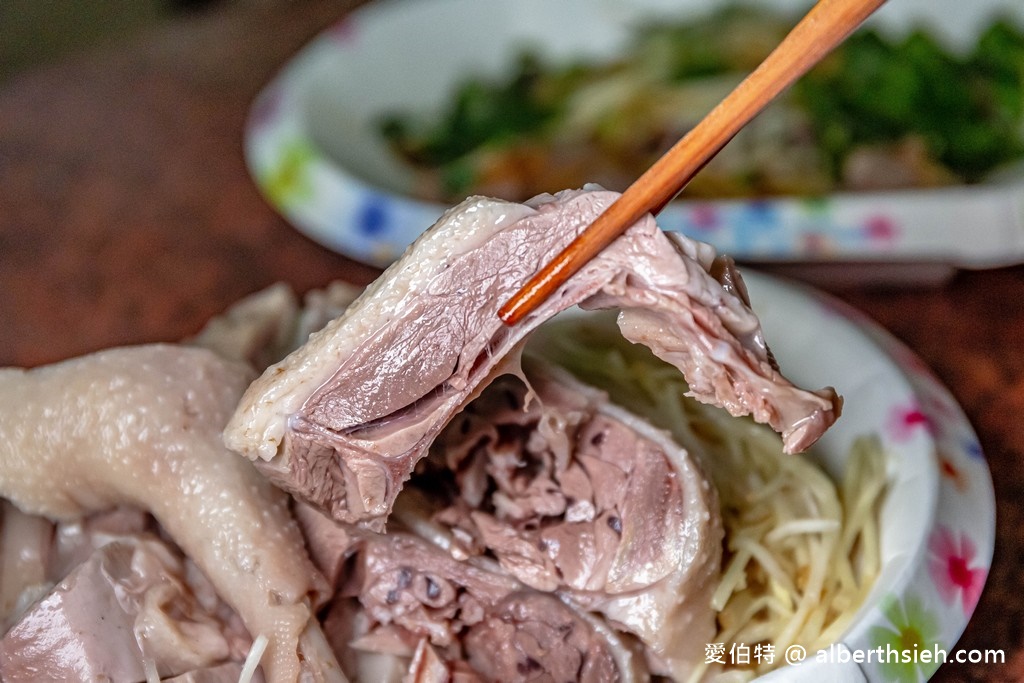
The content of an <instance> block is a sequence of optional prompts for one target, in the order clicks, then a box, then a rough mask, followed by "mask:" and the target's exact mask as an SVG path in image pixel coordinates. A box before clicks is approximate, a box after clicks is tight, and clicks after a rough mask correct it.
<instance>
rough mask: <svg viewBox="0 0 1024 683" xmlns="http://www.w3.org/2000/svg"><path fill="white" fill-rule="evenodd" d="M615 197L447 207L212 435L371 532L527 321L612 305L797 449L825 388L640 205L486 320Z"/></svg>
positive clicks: (704, 249)
mask: <svg viewBox="0 0 1024 683" xmlns="http://www.w3.org/2000/svg"><path fill="white" fill-rule="evenodd" d="M616 196H617V195H616V194H614V193H611V192H605V191H567V192H564V193H560V194H559V195H557V196H549V195H545V196H542V197H538V198H535V199H534V200H532V201H531V202H529V203H527V204H515V203H510V202H504V201H499V200H494V199H486V198H479V197H476V198H471V199H469V200H467V201H466V202H464V203H463V204H461V205H459V206H457V207H455V208H454V209H452V210H450V211H449V212H447V213H446V214H445V215H444V216H442V218H441V219H440V220H439V221H438V223H436V224H435V225H434V226H433V227H432V228H431V229H430V230H428V231H427V232H426V233H425V234H424V235H423V236H421V237H420V238H419V239H418V240H417V241H416V243H415V244H414V245H413V246H412V247H411V248H410V249H409V250H408V251H407V252H406V254H405V255H404V256H403V257H402V258H401V259H399V260H398V261H397V262H396V263H395V264H394V265H393V266H392V267H391V268H389V269H388V271H387V272H386V273H385V274H384V275H383V276H382V277H380V278H379V279H378V280H377V281H376V282H375V283H373V284H372V285H371V286H370V287H369V288H368V289H367V290H366V291H365V292H364V293H363V294H362V295H361V296H360V298H359V299H357V300H356V301H355V302H354V303H353V304H352V305H351V306H350V307H349V308H348V309H347V310H346V312H345V313H344V315H342V316H341V317H339V318H338V319H336V320H334V321H332V322H331V323H329V324H328V325H327V326H326V327H325V328H324V329H323V330H321V331H320V332H318V333H317V334H315V335H313V336H312V337H311V338H310V341H309V342H308V343H306V344H305V345H304V346H303V347H301V348H300V349H298V350H297V351H295V352H294V353H292V354H291V355H289V356H288V357H287V358H285V359H284V360H283V361H282V362H280V363H278V364H275V365H273V366H271V367H270V368H268V369H267V371H266V372H265V373H264V374H263V375H262V377H260V378H259V379H258V380H257V381H256V382H254V383H253V384H252V385H251V386H250V388H249V389H248V390H247V391H246V393H245V396H244V397H243V399H242V401H241V403H240V404H239V407H238V410H237V412H236V413H235V415H234V416H233V417H232V419H231V421H230V422H229V424H228V427H227V429H226V430H225V439H226V442H227V444H228V445H229V446H230V447H231V448H232V449H234V450H236V451H238V452H240V453H242V454H244V455H245V456H247V457H249V458H250V459H253V460H254V461H255V462H256V463H257V466H258V467H259V469H260V470H261V471H262V472H263V473H264V474H265V475H267V476H268V477H269V478H270V479H271V480H272V481H273V482H275V483H276V484H278V485H279V486H281V487H282V488H284V489H286V490H288V491H290V492H292V493H294V494H296V495H297V496H299V497H301V498H304V499H306V500H308V501H311V502H312V503H313V504H315V505H317V506H319V507H321V508H323V509H325V510H327V511H329V512H330V514H331V515H332V516H333V517H335V518H336V519H338V520H340V521H345V522H352V523H362V524H365V525H367V526H369V527H370V528H374V529H381V528H382V527H383V524H384V520H385V519H386V517H387V515H388V513H389V511H390V510H391V507H392V504H393V502H394V499H395V496H396V495H397V494H398V491H399V490H400V488H401V487H402V485H403V483H404V482H405V481H406V479H408V477H409V476H410V474H411V473H412V471H413V469H414V467H415V464H416V462H417V461H418V460H419V459H420V458H422V457H423V455H424V454H425V453H426V450H427V448H428V446H429V444H430V443H431V442H432V441H433V439H434V438H435V437H436V436H437V434H438V433H439V432H440V430H441V429H442V428H443V427H444V425H445V424H446V423H447V422H448V421H449V420H450V419H451V417H452V416H453V415H454V414H455V413H456V412H457V411H458V410H459V409H460V408H461V407H462V406H463V405H464V404H465V403H466V402H467V400H469V399H470V398H471V397H472V396H473V395H474V394H475V393H476V392H477V391H478V389H479V387H480V386H481V385H482V384H485V383H486V381H487V380H488V379H489V378H490V377H492V376H493V375H495V374H496V373H499V372H501V371H502V370H505V369H508V367H509V365H510V364H511V365H514V363H515V360H516V359H515V356H516V350H517V349H518V348H520V343H521V342H522V341H523V340H524V338H525V337H526V336H527V334H528V333H529V332H530V331H531V330H532V329H534V328H535V327H536V326H537V325H539V324H540V323H541V322H543V321H544V320H546V319H548V318H550V317H551V316H552V315H554V314H555V313H557V312H559V311H561V310H563V309H566V308H568V307H570V306H572V305H574V304H577V303H579V304H581V305H583V306H585V307H586V306H603V307H608V306H615V307H620V308H622V309H623V313H622V325H623V330H624V332H625V333H626V334H627V336H629V337H630V338H632V339H636V340H638V341H641V342H643V343H646V344H650V345H651V347H652V348H653V349H654V350H655V352H657V353H659V354H663V356H664V358H665V359H666V360H668V361H669V362H672V363H673V364H675V365H676V366H677V367H679V369H680V370H681V371H682V372H683V373H684V374H685V375H686V377H687V378H688V379H689V380H690V382H691V389H692V393H693V394H694V395H695V396H696V397H698V398H699V399H701V400H703V401H708V402H713V403H717V404H719V405H722V406H725V407H726V408H727V409H728V410H729V411H730V412H732V413H735V414H743V413H750V414H752V415H753V416H754V417H755V418H756V419H757V420H759V421H761V422H767V423H769V424H771V425H772V427H774V428H775V429H776V430H778V431H780V432H781V433H782V434H783V439H784V442H785V446H786V448H787V449H788V450H790V451H793V450H799V449H803V448H805V447H806V446H808V445H809V444H810V443H812V442H813V441H814V440H815V439H816V438H817V437H818V436H819V435H820V434H821V433H822V432H823V431H824V430H825V429H826V428H827V427H828V426H829V425H830V424H831V423H832V422H833V421H834V420H835V418H836V417H837V416H838V414H839V410H840V400H839V398H838V397H837V396H836V394H835V392H834V391H832V390H831V389H825V390H821V391H819V392H810V391H805V390H802V389H799V388H797V387H795V386H793V385H792V384H791V383H790V382H788V381H787V380H786V379H785V378H783V377H782V375H781V374H780V373H779V372H778V370H777V368H776V367H775V364H774V361H773V359H772V357H771V355H770V353H769V351H768V348H767V346H766V345H765V343H764V340H763V338H762V334H761V330H760V325H759V322H758V320H757V317H756V316H755V315H754V314H753V312H752V311H751V310H750V308H749V306H748V305H747V303H746V302H745V301H744V299H743V289H742V282H741V281H740V280H739V279H738V275H737V274H736V273H735V272H734V271H733V270H732V269H731V267H729V265H728V262H726V261H723V260H721V259H716V258H715V255H714V251H713V249H712V248H711V247H710V246H708V245H705V244H700V243H697V242H694V241H692V240H689V239H686V238H684V237H681V236H679V235H672V236H669V235H667V234H666V233H663V232H662V231H661V230H659V229H658V227H657V225H656V224H655V222H654V220H653V219H652V218H651V217H649V216H648V217H645V218H644V219H642V220H640V221H638V222H637V223H636V224H635V225H633V226H632V227H631V228H630V229H629V230H628V231H627V232H626V234H625V235H623V236H622V237H621V238H620V239H618V240H617V241H616V242H615V243H614V244H612V245H611V246H610V247H609V248H608V249H606V250H605V251H604V252H603V253H601V254H600V255H598V256H597V257H596V258H595V259H593V260H592V261H591V262H590V263H589V264H587V265H586V266H585V267H584V268H583V270H581V271H580V272H579V273H578V274H576V275H575V276H574V277H573V278H571V279H570V280H569V282H568V283H566V284H565V285H564V286H563V287H562V288H561V289H560V290H559V291H558V292H556V293H555V294H554V296H552V297H551V298H550V299H548V301H546V302H545V303H544V304H543V305H542V306H541V307H540V308H539V309H538V310H537V311H536V312H535V313H534V314H532V315H531V316H529V317H528V318H527V319H526V320H524V321H522V322H521V323H520V324H519V325H517V326H515V327H512V328H508V327H505V326H503V325H502V324H501V322H500V321H499V319H498V317H497V310H498V308H499V307H500V306H501V304H502V303H504V302H505V301H506V300H507V299H508V298H509V297H510V296H511V295H512V294H513V293H514V292H515V291H516V289H517V288H518V287H519V286H521V285H522V283H523V282H525V281H526V280H527V278H528V277H529V276H530V275H532V274H533V272H534V270H535V269H536V268H537V267H538V265H539V264H541V263H543V262H545V261H547V260H549V259H551V258H552V257H554V255H555V254H557V252H558V251H559V250H560V249H561V248H563V247H564V246H565V245H566V244H567V243H568V241H569V240H571V239H572V238H573V237H575V236H576V235H577V234H578V233H579V232H581V231H582V230H583V229H584V228H585V227H586V226H587V225H589V224H590V223H591V222H592V221H593V220H594V219H595V218H596V216H597V215H599V214H600V213H601V211H603V210H604V209H605V208H606V207H607V206H608V205H609V204H610V203H611V202H612V201H614V199H615V198H616ZM714 275H718V276H719V277H721V280H719V279H716V278H715V277H714Z"/></svg>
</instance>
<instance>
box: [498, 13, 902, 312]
mask: <svg viewBox="0 0 1024 683" xmlns="http://www.w3.org/2000/svg"><path fill="white" fill-rule="evenodd" d="M884 2H885V0H820V1H819V2H818V3H817V4H816V5H815V6H814V7H812V8H811V10H810V11H809V12H808V13H807V15H806V16H805V17H804V18H803V19H801V20H800V22H799V23H798V24H797V25H796V26H795V27H794V28H793V30H792V31H790V33H789V34H788V35H787V36H786V37H785V38H784V39H783V40H782V42H781V43H779V45H778V47H776V48H775V50H773V51H772V53H771V54H770V55H768V57H767V58H766V59H765V60H764V61H763V62H762V63H761V64H760V65H759V66H758V67H757V68H756V69H755V70H754V71H752V72H751V73H750V75H749V76H747V78H746V79H744V80H743V81H742V82H741V83H740V84H739V85H738V86H737V87H736V89H735V90H733V91H732V92H731V93H729V95H727V96H726V98H725V99H724V100H722V101H721V102H720V103H719V104H718V106H716V107H715V108H714V109H712V110H711V112H710V113H709V114H708V115H707V116H706V117H705V118H704V119H702V120H701V121H700V123H698V124H697V125H696V126H695V127H694V128H692V129H691V130H690V131H689V132H688V133H687V134H686V135H685V136H683V138H682V139H681V140H679V141H678V142H677V143H676V144H675V145H673V146H672V148H671V149H669V151H668V152H666V153H665V155H664V156H662V157H661V158H660V159H658V160H657V161H656V162H654V164H653V165H652V166H651V167H650V168H649V169H647V170H646V171H645V172H644V173H643V175H641V176H640V177H639V178H637V180H636V181H635V182H634V183H633V184H632V185H630V186H629V188H627V189H626V191H625V192H624V193H622V195H621V196H620V197H619V198H618V199H617V200H616V201H615V202H614V203H613V204H612V205H611V206H609V207H608V208H607V209H606V210H605V211H604V213H602V214H601V215H600V216H598V217H597V219H596V220H595V221H594V222H593V223H592V224H591V225H590V226H589V227H587V229H586V230H584V231H583V232H582V233H580V234H579V235H578V236H577V237H576V239H574V240H573V241H572V242H571V243H569V245H568V246H566V247H565V249H563V250H562V251H561V253H559V254H558V256H556V257H555V258H554V260H552V261H551V262H550V263H548V264H547V265H546V266H544V267H543V268H541V269H540V271H538V272H537V274H536V275H534V276H533V277H532V278H530V280H528V281H527V283H526V284H525V285H523V287H522V288H521V289H520V290H519V291H518V292H516V293H515V294H514V295H513V296H512V298H510V299H509V300H508V301H507V302H505V304H504V305H503V306H502V307H501V308H500V309H499V311H498V315H499V316H500V317H501V319H502V321H503V322H504V323H505V324H507V325H514V324H515V323H517V322H519V321H520V320H522V319H523V318H524V317H525V316H526V315H528V314H529V313H530V312H531V311H533V310H534V309H535V308H536V307H537V306H538V305H540V304H541V303H542V302H543V301H544V300H545V299H547V298H548V297H549V296H551V294H552V293H554V291H555V290H556V289H558V288H559V287H561V286H562V284H564V283H565V281H566V280H568V279H569V278H570V277H572V276H573V275H574V274H575V273H576V272H577V271H578V270H579V269H580V268H582V267H583V266H584V265H585V264H586V263H587V262H588V261H590V259H592V258H594V256H596V255H597V254H598V253H599V252H600V251H601V250H603V249H604V248H605V247H607V246H608V245H609V244H611V243H612V241H613V240H615V238H616V237H618V236H619V235H621V234H622V233H623V232H625V231H626V229H627V228H629V226H631V225H633V223H635V222H636V221H637V220H639V219H640V218H641V217H642V216H643V215H644V214H647V213H651V214H657V213H658V212H659V211H661V209H663V208H664V207H665V205H666V204H668V203H669V202H670V201H672V199H673V198H674V197H675V196H676V195H677V194H679V192H681V191H682V189H683V188H684V187H685V186H686V184H687V183H688V182H690V179H691V178H693V176H694V175H696V173H697V172H698V171H700V169H701V168H703V167H704V165H705V164H707V162H708V161H710V160H711V159H712V157H714V156H715V155H716V154H717V153H718V151H719V150H720V149H722V147H724V146H725V144H726V143H727V142H729V140H731V139H732V137H733V136H734V135H736V133H737V132H739V130H740V129H741V128H742V127H743V126H745V125H746V124H747V123H748V122H749V121H750V120H751V119H753V118H754V116H756V115H757V114H758V112H760V111H761V110H762V109H764V107H765V106H766V105H767V104H768V103H769V102H771V101H772V99H774V98H775V96H776V95H778V94H779V93H780V92H782V91H783V90H785V89H786V88H787V87H789V86H790V85H791V84H792V83H793V82H794V81H795V80H797V79H798V78H800V76H802V75H803V74H805V73H806V72H807V71H808V70H810V68H811V67H813V66H814V65H815V64H817V63H818V62H819V61H820V60H821V59H822V58H823V57H824V56H825V55H827V54H828V53H829V52H831V51H832V49H833V48H835V47H836V46H837V45H838V44H839V43H841V42H842V41H843V40H845V38H846V37H847V36H848V35H849V34H850V33H851V32H852V31H853V30H854V29H856V28H857V27H858V26H859V25H860V24H861V23H863V21H864V20H865V19H867V18H868V17H869V16H870V15H871V14H872V13H873V12H874V11H875V10H876V9H878V8H879V7H880V6H881V5H882V4H884Z"/></svg>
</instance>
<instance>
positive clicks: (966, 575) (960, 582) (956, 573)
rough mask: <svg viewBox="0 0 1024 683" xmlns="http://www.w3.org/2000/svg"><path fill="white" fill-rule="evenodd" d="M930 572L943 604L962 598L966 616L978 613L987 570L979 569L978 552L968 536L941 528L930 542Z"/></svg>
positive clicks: (944, 527)
mask: <svg viewBox="0 0 1024 683" xmlns="http://www.w3.org/2000/svg"><path fill="white" fill-rule="evenodd" d="M928 553H929V557H928V571H929V572H930V573H931V575H932V580H933V581H935V587H936V588H937V589H938V591H939V595H940V596H941V597H942V599H943V601H945V602H947V603H953V602H956V599H957V597H959V598H960V601H961V604H962V605H963V609H964V614H967V615H969V614H970V613H971V612H973V611H974V607H975V606H976V605H977V604H978V598H980V597H981V589H982V587H984V585H985V577H986V574H987V572H986V570H985V568H984V567H978V566H975V555H976V554H977V550H976V549H975V547H974V542H973V541H971V539H970V538H968V537H967V536H966V535H965V534H954V533H953V532H952V531H950V530H949V528H948V527H946V526H941V525H940V526H939V527H938V528H937V529H936V530H935V532H934V533H933V534H932V537H931V539H930V540H929V541H928Z"/></svg>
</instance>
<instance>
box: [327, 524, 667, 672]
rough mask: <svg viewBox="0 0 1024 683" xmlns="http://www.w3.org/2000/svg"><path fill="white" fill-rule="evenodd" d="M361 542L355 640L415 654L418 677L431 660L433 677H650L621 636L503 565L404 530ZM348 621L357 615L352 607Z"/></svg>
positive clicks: (370, 647)
mask: <svg viewBox="0 0 1024 683" xmlns="http://www.w3.org/2000/svg"><path fill="white" fill-rule="evenodd" d="M355 548H356V549H355V550H354V555H353V562H352V565H353V571H352V573H351V574H350V575H349V576H348V577H347V580H346V582H345V585H344V586H343V590H342V595H347V596H351V597H352V598H354V599H356V600H358V602H359V609H360V610H361V613H362V615H364V617H365V618H367V619H368V621H367V623H366V624H365V633H363V634H362V635H360V636H359V637H357V638H355V639H354V640H351V641H350V642H348V643H347V645H348V647H350V648H351V649H352V650H354V651H356V652H357V653H363V654H368V655H370V656H378V657H379V656H381V655H383V656H390V657H391V658H393V659H394V660H395V661H403V662H410V663H409V664H408V665H406V666H408V669H409V675H410V678H412V679H414V680H417V679H418V680H433V679H431V678H427V677H426V674H427V672H426V671H425V670H424V668H425V659H429V660H430V666H429V669H430V671H432V672H433V675H434V676H436V675H437V673H438V670H439V668H440V666H441V665H442V664H443V666H444V667H445V668H446V669H447V670H448V671H449V672H450V675H452V678H455V676H454V674H455V673H458V674H459V676H458V678H459V679H461V680H466V681H470V680H487V681H492V680H493V681H510V682H512V681H528V680H538V681H539V680H552V681H563V680H585V681H622V682H623V683H626V682H628V681H635V680H645V679H646V675H647V674H646V669H645V668H644V665H643V662H642V659H641V658H639V657H636V656H634V654H633V652H632V649H631V648H630V647H629V646H628V645H627V644H625V643H624V642H623V641H622V638H621V636H620V635H619V634H617V633H616V632H614V631H613V630H612V629H610V628H608V627H607V625H605V624H603V623H602V622H601V621H600V620H598V619H596V618H594V617H592V616H590V615H588V614H586V613H585V612H584V611H583V610H580V609H578V608H576V607H574V606H572V605H570V604H568V603H566V602H564V601H562V600H560V599H559V598H558V597H557V596H555V595H554V594H550V593H543V592H538V591H535V590H532V589H530V588H529V587H527V586H524V585H523V584H522V583H520V582H519V581H517V580H516V579H515V578H513V577H510V576H508V575H506V574H503V573H502V572H500V570H499V571H492V569H497V567H490V568H488V567H487V566H486V563H473V562H467V561H459V560H455V559H453V558H452V557H451V556H450V555H448V554H447V553H446V552H444V551H443V550H441V549H439V548H437V547H436V546H433V545H432V544H429V543H427V542H425V541H423V540H422V539H419V538H417V537H415V536H411V535H409V534H407V533H404V532H399V533H391V534H388V535H387V536H382V535H378V534H373V533H367V534H364V535H362V537H361V539H360V540H359V541H358V542H357V544H356V546H355ZM346 620H347V621H348V622H350V623H351V622H353V621H355V620H356V618H355V617H353V616H352V615H351V612H347V619H346ZM424 641H426V643H424ZM427 645H429V649H427V650H426V651H425V648H426V647H427ZM343 646H344V645H343ZM359 656H360V655H359V654H357V655H356V659H357V660H358V658H359ZM342 659H343V661H344V660H346V659H348V658H347V657H345V656H343V657H342ZM378 666H379V664H378ZM444 680H449V679H444Z"/></svg>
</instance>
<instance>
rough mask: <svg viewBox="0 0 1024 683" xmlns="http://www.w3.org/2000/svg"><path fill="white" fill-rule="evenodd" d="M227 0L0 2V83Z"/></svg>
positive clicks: (55, 0) (22, 0)
mask: <svg viewBox="0 0 1024 683" xmlns="http://www.w3.org/2000/svg"><path fill="white" fill-rule="evenodd" d="M231 1H233V0H103V1H102V2H81V1H80V0H3V2H0V82H3V81H5V80H7V79H8V78H10V77H11V76H13V75H14V74H16V73H17V72H19V71H21V70H22V69H25V68H27V67H30V66H32V65H34V64H40V63H45V62H48V61H52V60H55V59H59V58H60V57H61V56H64V55H67V54H70V53H73V52H76V51H80V50H86V49H89V48H92V47H95V46H101V45H104V44H110V43H111V42H115V41H118V40H123V39H124V38H125V37H127V36H130V35H132V34H134V33H137V32H139V31H141V30H145V29H146V28H149V27H151V26H153V25H155V24H157V23H158V22H160V21H161V20H163V19H165V18H167V17H171V16H174V15H176V14H180V13H183V12H198V11H202V10H203V9H204V8H207V7H210V6H213V5H216V4H227V3H228V2H231Z"/></svg>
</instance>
